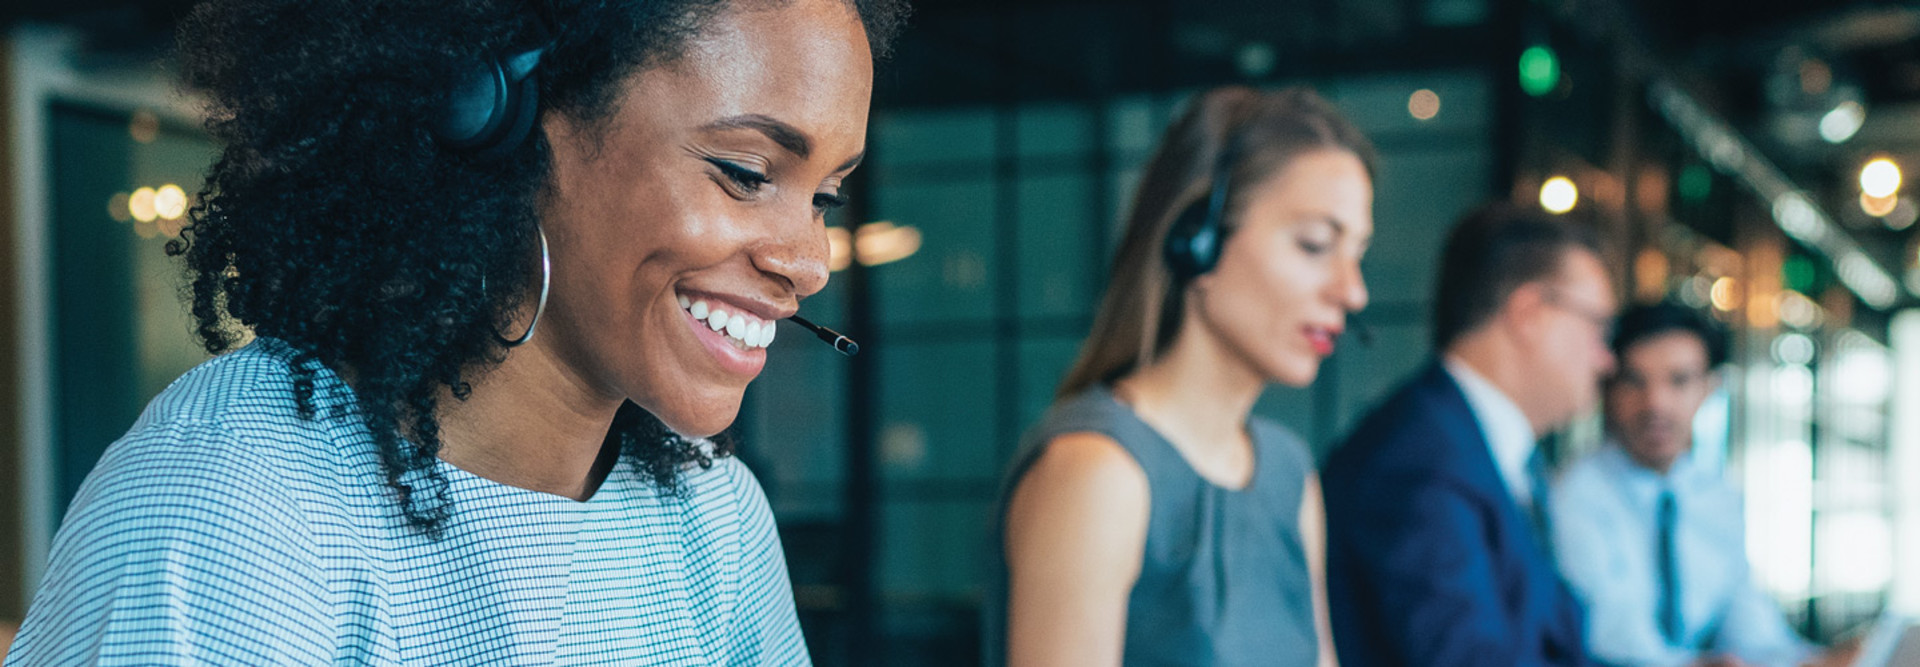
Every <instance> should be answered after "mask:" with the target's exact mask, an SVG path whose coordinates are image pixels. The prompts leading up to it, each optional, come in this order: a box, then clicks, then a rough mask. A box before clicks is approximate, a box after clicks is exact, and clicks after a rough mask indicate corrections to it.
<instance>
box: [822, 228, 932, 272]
mask: <svg viewBox="0 0 1920 667" xmlns="http://www.w3.org/2000/svg"><path fill="white" fill-rule="evenodd" d="M827 246H828V250H827V270H829V271H840V270H843V269H845V268H847V267H848V266H850V265H852V264H853V262H854V260H855V259H858V260H859V261H860V265H861V266H879V265H881V264H886V263H889V262H898V261H900V260H903V259H906V258H908V257H911V256H913V254H914V253H916V252H919V251H920V230H919V229H917V228H915V227H913V226H912V225H895V224H893V223H891V222H884V221H882V222H869V223H867V224H864V225H861V226H860V228H859V229H857V230H854V231H853V232H852V233H848V232H847V228H845V227H828V228H827Z"/></svg>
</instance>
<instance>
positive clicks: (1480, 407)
mask: <svg viewBox="0 0 1920 667" xmlns="http://www.w3.org/2000/svg"><path fill="white" fill-rule="evenodd" d="M1443 363H1444V364H1445V365H1446V369H1447V373H1448V374H1449V375H1452V376H1453V381H1454V383H1455V384H1458V385H1460V393H1462V394H1465V395H1466V397H1467V407H1468V408H1469V409H1471V410H1472V411H1473V418H1474V421H1477V422H1479V423H1480V431H1481V432H1482V433H1483V434H1485V435H1486V438H1487V447H1488V449H1490V450H1492V453H1493V463H1494V467H1496V468H1499V469H1500V479H1501V481H1504V482H1506V484H1507V491H1508V492H1510V493H1511V494H1512V495H1513V499H1514V500H1515V501H1517V502H1519V503H1520V504H1521V505H1523V506H1527V505H1532V504H1533V486H1532V484H1530V483H1529V480H1528V477H1527V459H1529V458H1532V457H1533V448H1534V445H1535V444H1536V443H1538V441H1539V438H1537V437H1535V436H1534V433H1533V423H1532V422H1530V421H1528V420H1527V415H1526V413H1524V412H1521V411H1520V406H1519V405H1517V404H1515V403H1514V402H1513V399H1512V398H1509V397H1508V396H1507V394H1506V392H1503V391H1500V388H1499V387H1496V386H1494V384H1493V382H1492V381H1490V380H1488V379H1487V378H1486V377H1485V376H1482V375H1480V374H1479V373H1478V372H1475V371H1474V370H1473V367H1471V366H1468V365H1467V363H1466V362H1464V361H1461V360H1460V359H1459V358H1458V357H1454V356H1452V355H1448V356H1447V357H1446V359H1445V360H1444V362H1443Z"/></svg>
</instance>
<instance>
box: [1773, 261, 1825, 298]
mask: <svg viewBox="0 0 1920 667" xmlns="http://www.w3.org/2000/svg"><path fill="white" fill-rule="evenodd" d="M1818 277H1819V269H1817V268H1815V267H1814V266H1813V262H1811V261H1809V260H1808V259H1807V258H1805V257H1802V256H1800V255H1794V256H1792V257H1788V258H1787V261H1784V262H1781V263H1780V279H1781V282H1784V283H1786V284H1787V289H1790V290H1793V291H1795V292H1799V293H1801V294H1812V293H1813V291H1814V290H1813V288H1814V284H1813V283H1814V280H1816V279H1817V278H1818Z"/></svg>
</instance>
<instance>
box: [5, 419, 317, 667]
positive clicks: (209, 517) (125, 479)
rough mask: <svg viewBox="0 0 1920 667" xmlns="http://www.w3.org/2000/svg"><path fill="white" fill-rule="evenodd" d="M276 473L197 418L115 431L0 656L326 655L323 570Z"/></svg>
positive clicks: (223, 659) (187, 660)
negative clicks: (118, 434)
mask: <svg viewBox="0 0 1920 667" xmlns="http://www.w3.org/2000/svg"><path fill="white" fill-rule="evenodd" d="M278 479H279V476H278V475H277V474H276V471H275V470H274V469H272V468H271V466H268V465H265V464H264V463H261V462H260V461H258V460H257V459H256V458H255V457H252V456H248V455H247V452H246V451H245V450H244V444H243V443H238V442H233V441H232V440H231V439H230V437H229V436H227V435H225V434H223V433H219V432H216V431H214V430H213V429H210V428H205V427H195V426H183V425H179V424H157V425H153V426H149V427H146V428H144V429H143V430H141V431H139V432H136V433H131V434H128V436H126V437H125V438H122V440H121V441H120V442H118V443H116V444H115V445H114V446H113V447H112V448H110V449H109V450H108V453H107V455H106V456H105V457H103V458H102V460H101V461H100V463H99V465H98V466H96V467H95V469H94V471H93V473H92V474H91V475H89V476H88V478H87V481H86V482H85V483H84V484H82V486H81V489H80V492H79V494H78V495H76V496H75V498H74V502H73V505H72V506H71V508H70V509H69V511H68V513H67V517H66V520H65V523H64V525H63V526H62V527H61V529H60V532H59V535H58V536H57V537H56V538H55V540H54V546H53V554H52V559H51V562H50V565H49V570H48V573H47V576H46V578H45V580H44V581H43V582H42V584H41V587H40V589H39V591H38V593H37V594H36V595H35V597H34V600H33V604H32V607H31V608H30V609H29V611H28V613H27V618H26V622H25V623H24V624H23V626H22V628H21V632H20V636H19V638H18V639H17V641H16V643H15V645H14V647H13V651H12V653H11V654H10V655H9V656H8V660H7V664H8V665H54V664H59V665H78V664H87V665H268V664H323V663H328V662H331V660H332V646H333V638H332V637H333V633H332V632H331V630H330V628H331V625H332V624H331V623H330V619H329V617H328V615H327V613H326V611H325V610H326V607H325V606H324V605H323V600H324V596H325V592H324V591H325V586H324V581H325V580H324V577H323V575H322V571H321V568H320V567H319V566H318V564H317V560H316V558H315V556H314V555H313V549H312V541H311V540H310V539H308V538H307V535H306V533H305V528H304V525H305V524H304V522H303V521H302V520H301V519H300V514H299V512H297V511H296V510H295V506H294V503H293V502H292V501H290V500H288V498H287V496H286V493H285V489H284V487H283V485H281V484H279V483H278V482H277V480H278Z"/></svg>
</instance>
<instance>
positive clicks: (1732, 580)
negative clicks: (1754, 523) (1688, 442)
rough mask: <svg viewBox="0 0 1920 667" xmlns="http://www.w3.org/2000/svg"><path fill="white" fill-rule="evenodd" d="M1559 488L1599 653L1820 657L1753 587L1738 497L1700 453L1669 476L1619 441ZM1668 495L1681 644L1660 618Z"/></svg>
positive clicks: (1641, 658)
mask: <svg viewBox="0 0 1920 667" xmlns="http://www.w3.org/2000/svg"><path fill="white" fill-rule="evenodd" d="M1553 489H1554V490H1553V504H1552V507H1551V508H1550V509H1549V511H1550V512H1551V514H1552V516H1553V533H1554V535H1553V537H1554V547H1555V548H1554V554H1555V557H1556V558H1557V560H1558V561H1559V565H1560V572H1561V575H1562V576H1564V577H1565V578H1566V580H1567V583H1568V584H1569V585H1571V586H1572V588H1573V590H1574V594H1575V595H1576V596H1578V597H1579V598H1580V599H1581V601H1582V602H1583V603H1584V604H1585V605H1586V608H1587V646H1588V647H1589V650H1590V651H1591V652H1592V653H1593V655H1594V657H1596V658H1599V659H1601V660H1603V661H1605V662H1608V663H1610V664H1615V665H1621V666H1622V667H1667V666H1670V665H1684V664H1687V663H1690V662H1692V661H1694V660H1695V659H1697V658H1699V657H1702V656H1707V655H1720V654H1731V655H1734V656H1736V657H1738V658H1740V659H1741V660H1744V661H1746V662H1749V663H1753V664H1757V665H1769V666H1778V667H1791V666H1793V665H1797V664H1799V663H1800V662H1801V661H1802V660H1805V659H1806V658H1808V657H1810V656H1811V655H1812V653H1813V647H1812V646H1811V645H1810V644H1808V643H1807V642H1806V641H1805V640H1803V639H1801V638H1800V637H1799V636H1798V635H1796V634H1794V632H1793V630H1792V629H1791V628H1789V627H1788V626H1787V623H1786V619H1785V617H1784V616H1783V615H1782V614H1781V613H1780V609H1779V607H1778V606H1777V605H1776V604H1775V603H1774V602H1773V600H1771V599H1770V598H1768V597H1767V596H1766V595H1765V594H1763V593H1762V592H1761V591H1760V590H1759V589H1758V588H1756V587H1755V586H1754V584H1753V576H1752V573H1751V572H1750V571H1749V568H1748V564H1747V553H1746V539H1745V532H1746V531H1745V524H1744V523H1743V522H1744V517H1743V515H1742V513H1741V506H1740V505H1741V500H1740V494H1739V492H1738V491H1736V490H1734V489H1733V487H1732V486H1731V485H1729V484H1728V483H1727V482H1726V481H1725V480H1723V479H1722V478H1721V476H1720V474H1719V473H1718V472H1717V471H1714V470H1709V469H1706V467H1705V466H1701V465H1699V464H1698V463H1697V462H1696V461H1694V457H1693V456H1692V455H1691V454H1689V455H1685V456H1682V457H1681V458H1680V460H1679V461H1676V462H1675V463H1674V465H1673V468H1672V469H1671V470H1669V471H1668V473H1667V474H1665V475H1661V474H1660V473H1657V472H1654V471H1652V470H1649V469H1647V468H1643V467H1641V466H1639V465H1638V464H1636V463H1635V462H1634V461H1633V460H1632V459H1631V458H1630V457H1628V456H1627V454H1626V453H1625V452H1624V451H1622V450H1621V449H1620V446H1619V445H1618V443H1611V442H1610V443H1608V444H1607V446H1605V447H1602V448H1600V450H1599V451H1596V452H1594V453H1593V454H1590V455H1588V456H1587V457H1586V458H1584V459H1581V460H1580V461H1578V462H1576V463H1574V464H1573V465H1572V466H1571V467H1569V468H1568V469H1567V471H1566V472H1565V474H1563V475H1561V477H1560V479H1559V481H1558V483H1557V484H1556V485H1555V486H1554V487H1553ZM1669 490H1670V491H1672V493H1673V495H1674V502H1675V505H1676V514H1675V521H1674V551H1675V555H1674V560H1675V562H1676V565H1677V567H1676V569H1675V574H1676V577H1675V579H1676V583H1677V585H1676V586H1675V587H1676V588H1677V589H1678V596H1679V608H1680V609H1679V611H1680V629H1681V632H1680V641H1679V642H1678V643H1679V645H1678V646H1670V645H1668V643H1667V641H1666V640H1665V639H1664V638H1663V637H1662V636H1661V632H1660V625H1659V620H1658V618H1659V605H1660V566H1659V563H1658V562H1657V561H1658V555H1657V554H1658V553H1659V547H1658V546H1657V545H1658V541H1659V530H1660V529H1659V520H1658V517H1657V516H1656V514H1657V512H1658V508H1657V506H1658V504H1659V502H1660V495H1661V493H1662V492H1663V491H1669Z"/></svg>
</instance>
